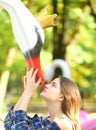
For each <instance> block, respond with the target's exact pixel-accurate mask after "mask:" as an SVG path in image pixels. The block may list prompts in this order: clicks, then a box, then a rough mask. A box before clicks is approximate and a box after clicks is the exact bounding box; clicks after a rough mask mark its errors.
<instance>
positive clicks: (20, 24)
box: [0, 0, 44, 53]
mask: <svg viewBox="0 0 96 130" xmlns="http://www.w3.org/2000/svg"><path fill="white" fill-rule="evenodd" d="M0 6H1V7H2V8H4V9H5V10H6V11H7V12H8V13H9V15H10V18H11V22H12V28H13V32H14V36H15V38H16V41H17V43H18V45H19V47H20V49H21V50H22V52H23V53H24V52H26V51H28V50H29V49H32V48H33V47H34V46H35V45H36V43H37V40H38V39H37V38H38V37H37V34H36V32H35V27H37V28H38V32H39V34H40V36H41V40H42V43H43V42H44V33H43V29H42V28H41V26H40V25H39V23H38V22H37V20H36V19H35V18H34V16H33V15H32V13H31V12H30V11H29V10H28V9H27V8H26V6H25V5H24V4H23V3H22V2H21V0H0Z"/></svg>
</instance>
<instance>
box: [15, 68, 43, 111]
mask: <svg viewBox="0 0 96 130" xmlns="http://www.w3.org/2000/svg"><path fill="white" fill-rule="evenodd" d="M37 72H38V69H36V70H33V68H32V69H30V70H29V71H28V72H27V73H26V76H25V78H24V92H23V93H22V95H21V97H20V99H19V100H18V102H17V103H16V105H15V106H14V111H17V110H23V111H27V108H28V105H29V102H30V99H31V97H32V95H33V94H34V92H35V91H36V90H37V88H38V86H39V84H40V82H41V78H39V79H38V81H35V79H36V75H37Z"/></svg>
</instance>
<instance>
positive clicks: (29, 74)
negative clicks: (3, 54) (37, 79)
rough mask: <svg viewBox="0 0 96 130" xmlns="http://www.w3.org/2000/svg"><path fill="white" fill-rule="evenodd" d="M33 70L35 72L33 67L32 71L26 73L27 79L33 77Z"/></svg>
mask: <svg viewBox="0 0 96 130" xmlns="http://www.w3.org/2000/svg"><path fill="white" fill-rule="evenodd" d="M33 70H34V68H33V67H32V68H31V69H30V70H28V69H27V73H26V75H27V77H29V78H30V77H31V76H32V74H33Z"/></svg>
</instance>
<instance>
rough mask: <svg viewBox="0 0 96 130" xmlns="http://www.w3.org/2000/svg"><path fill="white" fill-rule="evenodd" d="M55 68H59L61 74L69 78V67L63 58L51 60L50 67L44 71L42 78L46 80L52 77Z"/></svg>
mask: <svg viewBox="0 0 96 130" xmlns="http://www.w3.org/2000/svg"><path fill="white" fill-rule="evenodd" d="M56 68H60V69H61V71H62V75H63V76H65V77H67V78H69V79H70V68H69V66H68V64H67V62H66V61H64V60H63V59H55V60H53V61H52V63H51V65H50V67H49V68H48V69H47V70H46V71H45V72H44V78H45V81H46V82H49V81H51V80H52V79H53V77H54V74H55V70H56Z"/></svg>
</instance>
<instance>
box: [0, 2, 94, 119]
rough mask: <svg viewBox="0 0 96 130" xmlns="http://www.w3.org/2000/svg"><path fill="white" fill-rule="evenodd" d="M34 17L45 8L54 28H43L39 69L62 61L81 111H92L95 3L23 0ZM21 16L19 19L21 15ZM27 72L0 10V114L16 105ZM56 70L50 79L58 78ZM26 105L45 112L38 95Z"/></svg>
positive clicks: (30, 111)
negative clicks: (53, 16)
mask: <svg viewBox="0 0 96 130" xmlns="http://www.w3.org/2000/svg"><path fill="white" fill-rule="evenodd" d="M23 2H24V4H25V5H26V6H27V7H28V8H29V10H30V11H31V12H32V14H33V15H34V16H35V17H36V16H37V15H38V13H39V11H40V10H41V9H42V8H43V7H45V6H46V5H49V8H48V14H53V13H56V14H57V15H58V16H57V18H56V19H55V22H54V27H49V28H47V29H44V33H45V42H44V45H43V47H42V50H41V53H40V57H41V68H42V72H43V73H44V72H45V71H46V70H47V69H48V67H49V66H50V65H51V63H52V61H53V60H54V59H63V60H65V61H66V62H67V63H68V65H69V68H70V71H71V79H72V80H73V81H74V82H76V83H77V85H78V87H79V90H80V93H81V96H82V109H84V110H86V111H87V112H88V113H95V112H96V0H42V1H40V0H23ZM21 17H22V16H21ZM26 70H27V64H26V61H25V58H24V56H23V54H22V52H21V51H20V49H19V47H18V45H17V43H16V40H15V38H14V35H13V32H12V27H11V21H10V17H9V15H8V13H7V12H6V11H5V10H4V9H2V8H0V113H1V114H0V115H1V117H0V118H1V119H2V116H5V114H6V112H7V111H8V108H9V107H10V106H12V105H14V104H15V103H16V101H17V100H18V98H19V96H20V95H21V93H22V91H23V78H24V75H25V73H26ZM61 74H62V72H61V70H60V68H57V69H56V73H55V75H54V77H56V76H58V75H61ZM40 89H41V88H39V90H38V92H37V93H35V94H34V96H33V98H32V99H31V100H32V101H31V102H30V105H29V109H28V112H29V113H37V112H38V113H41V114H44V113H46V112H47V109H46V104H45V102H44V101H43V100H42V99H41V98H40V96H39V93H40Z"/></svg>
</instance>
